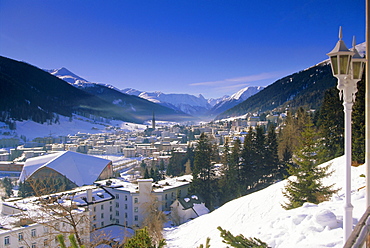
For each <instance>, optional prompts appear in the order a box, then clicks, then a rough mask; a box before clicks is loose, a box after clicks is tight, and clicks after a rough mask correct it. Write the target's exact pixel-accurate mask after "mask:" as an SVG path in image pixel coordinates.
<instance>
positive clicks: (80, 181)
mask: <svg viewBox="0 0 370 248" xmlns="http://www.w3.org/2000/svg"><path fill="white" fill-rule="evenodd" d="M110 162H111V161H110V160H107V159H103V158H97V157H94V156H90V155H86V154H82V153H77V152H71V151H64V152H58V153H53V154H49V155H45V156H40V157H35V158H30V159H27V161H26V163H25V164H24V167H23V170H22V173H21V176H20V178H19V180H20V181H24V180H26V179H27V178H28V177H30V176H32V175H33V174H34V173H35V172H37V171H38V170H41V169H42V168H45V167H47V168H50V169H53V170H55V171H57V172H59V173H60V174H62V175H64V176H66V177H67V178H68V179H69V180H71V181H72V182H74V183H75V184H76V185H78V186H82V185H91V184H93V183H94V182H95V181H96V180H97V179H98V178H99V176H100V174H101V172H102V171H103V170H104V168H105V167H106V166H107V165H108V164H109V163H110Z"/></svg>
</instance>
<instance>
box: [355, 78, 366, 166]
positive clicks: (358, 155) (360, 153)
mask: <svg viewBox="0 0 370 248" xmlns="http://www.w3.org/2000/svg"><path fill="white" fill-rule="evenodd" d="M362 78H363V79H362V80H361V81H359V82H358V83H357V89H358V91H357V93H356V101H355V103H354V104H353V112H352V161H354V162H355V163H357V164H363V163H364V162H365V79H364V78H365V76H363V77H362Z"/></svg>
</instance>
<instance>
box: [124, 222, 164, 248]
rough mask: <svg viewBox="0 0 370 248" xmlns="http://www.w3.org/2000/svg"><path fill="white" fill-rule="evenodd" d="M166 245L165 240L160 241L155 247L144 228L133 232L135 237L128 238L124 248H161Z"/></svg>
mask: <svg viewBox="0 0 370 248" xmlns="http://www.w3.org/2000/svg"><path fill="white" fill-rule="evenodd" d="M165 244H166V242H165V240H161V242H160V243H159V245H158V246H156V245H155V244H154V242H153V240H152V238H151V237H150V236H149V232H148V230H147V228H146V227H144V228H142V229H138V230H135V235H134V236H132V237H131V238H129V239H128V240H127V241H126V242H125V244H124V246H123V247H124V248H161V247H164V245H165Z"/></svg>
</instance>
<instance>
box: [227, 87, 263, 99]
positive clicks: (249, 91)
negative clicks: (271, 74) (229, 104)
mask: <svg viewBox="0 0 370 248" xmlns="http://www.w3.org/2000/svg"><path fill="white" fill-rule="evenodd" d="M263 89H264V87H262V86H248V87H245V88H243V89H241V90H239V91H238V92H236V93H235V94H233V95H232V96H230V100H231V99H235V100H241V101H244V100H246V99H247V98H249V97H251V96H252V95H254V94H256V93H258V92H259V91H261V90H263Z"/></svg>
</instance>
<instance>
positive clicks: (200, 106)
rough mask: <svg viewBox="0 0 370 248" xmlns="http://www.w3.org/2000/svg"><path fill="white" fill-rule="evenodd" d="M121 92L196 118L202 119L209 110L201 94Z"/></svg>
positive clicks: (130, 90) (129, 90) (129, 89)
mask: <svg viewBox="0 0 370 248" xmlns="http://www.w3.org/2000/svg"><path fill="white" fill-rule="evenodd" d="M122 92H123V93H126V94H129V95H136V96H139V97H141V98H144V99H146V100H148V101H151V102H154V103H158V104H161V105H163V106H166V107H169V108H172V109H175V110H181V111H182V112H184V113H187V114H189V115H192V116H197V117H201V116H202V117H203V116H204V115H206V114H207V112H208V110H209V109H210V108H211V105H210V104H209V102H208V100H207V99H205V98H204V97H203V96H202V95H201V94H199V95H198V96H194V95H190V94H165V93H163V92H159V91H155V92H145V91H138V90H135V89H131V88H127V89H124V90H122Z"/></svg>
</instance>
